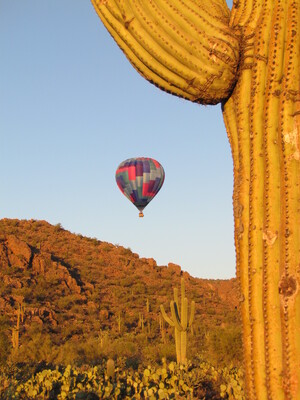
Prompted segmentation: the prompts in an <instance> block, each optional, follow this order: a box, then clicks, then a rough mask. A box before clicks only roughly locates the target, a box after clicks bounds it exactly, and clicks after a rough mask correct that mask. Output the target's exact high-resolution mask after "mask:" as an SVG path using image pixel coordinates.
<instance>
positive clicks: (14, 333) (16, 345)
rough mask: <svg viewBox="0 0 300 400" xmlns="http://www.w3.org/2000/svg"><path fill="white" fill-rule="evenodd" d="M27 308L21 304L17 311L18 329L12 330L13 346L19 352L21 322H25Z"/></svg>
mask: <svg viewBox="0 0 300 400" xmlns="http://www.w3.org/2000/svg"><path fill="white" fill-rule="evenodd" d="M24 313H25V306H24V304H23V303H19V306H18V310H17V323H16V327H15V328H12V346H13V349H14V350H15V351H16V352H17V351H18V349H19V338H20V321H21V322H22V323H23V322H24Z"/></svg>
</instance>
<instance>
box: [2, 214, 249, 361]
mask: <svg viewBox="0 0 300 400" xmlns="http://www.w3.org/2000/svg"><path fill="white" fill-rule="evenodd" d="M181 277H184V281H185V286H186V296H187V297H188V300H189V304H190V302H191V300H194V301H195V303H196V312H195V319H194V323H193V332H191V333H190V334H189V344H188V353H189V355H190V357H192V355H195V354H200V353H201V354H205V355H206V357H207V358H208V359H210V360H212V361H214V362H220V363H222V362H228V357H231V358H232V360H234V361H238V360H239V359H240V351H241V350H240V320H239V311H238V291H237V284H236V280H235V279H231V280H204V279H197V278H193V277H192V276H190V275H189V274H188V273H187V272H184V271H182V270H181V268H180V266H178V265H175V264H171V263H170V264H169V265H168V266H161V265H157V264H156V262H155V260H154V259H145V258H140V257H139V255H138V254H135V253H133V252H132V251H131V250H130V249H126V248H124V247H122V246H115V245H112V244H110V243H107V242H104V241H99V240H97V239H95V238H87V237H83V236H81V235H77V234H73V233H70V232H68V231H67V230H65V229H63V228H62V227H61V225H60V224H58V225H56V226H53V225H51V224H49V223H47V222H46V221H36V220H29V221H27V220H11V219H3V220H1V221H0V313H1V328H0V335H1V336H0V339H1V340H0V346H1V347H2V349H1V350H2V355H1V357H0V361H1V362H2V363H3V362H5V360H7V359H8V358H9V357H11V356H12V353H13V354H14V357H17V358H19V359H20V360H22V359H24V358H26V360H29V361H32V362H37V361H46V362H58V363H66V362H79V363H80V362H83V363H84V362H87V363H93V362H96V361H97V359H99V358H100V357H101V356H103V355H106V356H112V357H114V356H116V355H119V356H124V357H127V359H128V358H131V359H132V362H133V363H134V362H138V361H139V360H140V359H144V358H147V357H150V356H151V357H154V358H157V359H159V358H161V357H162V356H167V357H168V358H173V359H175V349H174V339H173V328H171V327H169V326H168V325H167V324H166V323H162V320H161V317H160V312H159V307H160V304H163V305H164V307H165V309H166V311H167V312H168V313H170V307H169V304H170V300H172V299H173V288H174V287H175V286H177V287H178V288H180V280H181ZM18 310H21V311H22V312H21V314H22V315H21V318H20V329H19V348H18V351H17V352H12V342H13V341H12V334H13V330H14V329H15V328H16V324H17V319H18V312H19V311H18ZM37 344H38V345H37ZM145 349H147V351H145ZM149 349H152V350H151V351H149ZM229 353H230V355H229Z"/></svg>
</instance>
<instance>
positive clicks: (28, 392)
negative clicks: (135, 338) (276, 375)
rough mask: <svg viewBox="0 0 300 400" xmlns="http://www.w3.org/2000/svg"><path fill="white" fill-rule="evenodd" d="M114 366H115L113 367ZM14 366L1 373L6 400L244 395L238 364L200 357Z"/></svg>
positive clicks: (240, 396) (241, 398) (214, 397)
mask: <svg viewBox="0 0 300 400" xmlns="http://www.w3.org/2000/svg"><path fill="white" fill-rule="evenodd" d="M112 369H113V370H112ZM20 376H22V370H20V369H14V370H10V371H7V372H6V373H2V374H1V377H0V388H1V389H2V397H0V398H1V399H4V398H5V399H6V400H10V399H16V400H21V399H58V400H60V399H76V400H79V399H95V400H96V399H105V398H106V399H149V400H152V399H153V400H155V399H175V398H182V399H198V400H200V399H219V400H221V399H231V400H233V399H236V400H243V399H244V398H245V397H244V392H243V380H242V379H243V377H242V373H241V371H240V370H238V369H236V368H226V367H225V368H218V369H216V368H214V367H213V366H212V365H210V364H208V363H207V362H204V361H202V360H199V362H198V364H197V365H195V364H191V363H188V364H187V365H186V366H183V365H180V366H179V365H178V364H176V363H175V362H170V363H169V364H167V362H166V360H165V359H163V360H162V364H160V365H147V366H143V367H142V366H141V367H140V368H139V369H138V370H136V371H134V370H133V369H132V368H125V364H124V360H122V359H118V360H117V363H116V366H115V363H114V361H113V360H111V359H110V360H108V362H107V364H106V363H105V361H104V360H103V361H102V363H101V364H99V365H97V366H94V367H88V366H84V367H81V368H75V367H73V366H71V365H67V366H65V367H52V368H49V367H46V368H44V369H42V370H40V371H38V372H36V373H33V374H32V375H31V376H28V375H27V376H26V374H25V375H24V376H23V377H22V378H21V379H20Z"/></svg>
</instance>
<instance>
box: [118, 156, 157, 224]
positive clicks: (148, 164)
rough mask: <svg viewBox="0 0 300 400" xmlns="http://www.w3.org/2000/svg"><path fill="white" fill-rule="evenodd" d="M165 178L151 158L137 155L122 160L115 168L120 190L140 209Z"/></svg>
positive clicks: (141, 211)
mask: <svg viewBox="0 0 300 400" xmlns="http://www.w3.org/2000/svg"><path fill="white" fill-rule="evenodd" d="M164 179H165V171H164V169H163V167H162V166H161V165H160V163H159V162H158V161H156V160H154V159H153V158H147V157H137V158H129V159H128V160H125V161H123V162H122V163H121V164H120V165H119V166H118V168H117V171H116V181H117V185H118V186H119V188H120V190H121V192H122V193H123V194H124V195H125V196H126V197H127V198H128V199H129V200H130V201H131V202H132V203H133V204H134V205H135V206H136V207H137V209H138V210H139V211H140V213H139V216H140V217H143V216H144V214H143V209H144V208H145V207H146V206H147V205H148V204H149V203H150V201H151V200H152V199H153V198H154V197H155V196H156V195H157V193H158V192H159V190H160V188H161V187H162V185H163V183H164Z"/></svg>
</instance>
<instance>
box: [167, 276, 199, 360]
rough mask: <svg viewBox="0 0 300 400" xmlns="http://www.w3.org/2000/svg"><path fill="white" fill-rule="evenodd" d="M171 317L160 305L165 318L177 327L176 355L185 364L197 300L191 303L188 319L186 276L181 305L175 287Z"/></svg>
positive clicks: (182, 287)
mask: <svg viewBox="0 0 300 400" xmlns="http://www.w3.org/2000/svg"><path fill="white" fill-rule="evenodd" d="M170 309H171V316H172V317H171V318H170V317H168V315H167V314H166V312H165V309H164V306H163V305H161V306H160V310H161V314H162V316H163V318H164V320H165V321H166V322H167V323H168V324H169V325H171V326H173V327H174V329H175V345H176V357H177V363H178V364H185V363H186V361H187V358H186V346H187V331H188V329H190V328H191V326H192V323H193V321H194V315H195V302H194V301H192V303H191V313H190V319H189V321H188V299H187V298H186V297H185V284H184V278H181V307H179V299H178V289H177V288H174V301H171V302H170Z"/></svg>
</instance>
